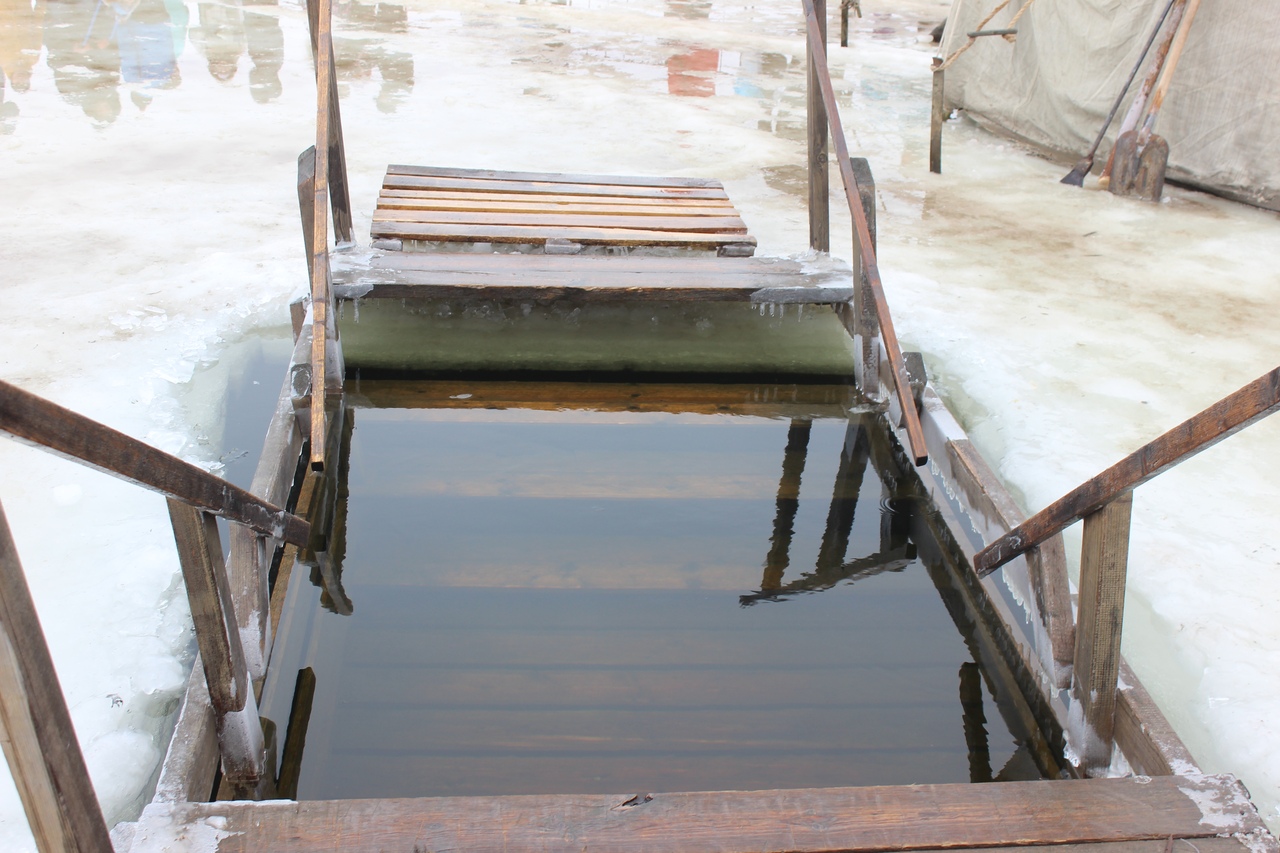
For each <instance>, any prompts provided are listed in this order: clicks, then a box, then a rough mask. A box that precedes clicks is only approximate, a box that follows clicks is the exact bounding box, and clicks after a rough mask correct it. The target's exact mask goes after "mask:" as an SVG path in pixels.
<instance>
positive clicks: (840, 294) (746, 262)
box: [333, 250, 853, 304]
mask: <svg viewBox="0 0 1280 853" xmlns="http://www.w3.org/2000/svg"><path fill="white" fill-rule="evenodd" d="M333 283H334V293H335V295H336V296H337V297H338V298H339V299H357V298H359V299H363V298H373V299H377V298H389V299H411V298H432V299H516V300H533V301H539V302H540V301H551V300H557V299H566V298H567V299H574V300H580V301H598V302H609V301H620V300H625V301H628V302H631V301H646V300H648V301H659V302H686V301H698V302H753V303H757V304H763V303H776V304H796V303H800V304H835V303H841V302H847V301H848V300H849V299H850V298H852V296H853V282H852V275H851V274H850V272H849V271H848V270H844V269H839V268H835V267H833V266H827V267H823V268H815V267H806V266H805V265H804V264H801V263H800V262H798V261H794V260H787V259H783V258H718V257H679V258H658V257H611V256H585V257H584V256H571V257H559V256H553V255H523V254H506V255H504V254H474V253H468V254H452V253H445V254H429V253H421V252H378V251H376V250H375V251H374V252H373V253H372V254H371V255H369V256H364V255H360V256H352V257H350V258H346V257H343V256H341V255H336V256H335V257H334V273H333Z"/></svg>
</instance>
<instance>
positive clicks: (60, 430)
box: [0, 381, 311, 545]
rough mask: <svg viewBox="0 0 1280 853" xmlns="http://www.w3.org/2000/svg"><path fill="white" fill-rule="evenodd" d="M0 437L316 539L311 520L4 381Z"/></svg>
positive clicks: (273, 532) (276, 533)
mask: <svg viewBox="0 0 1280 853" xmlns="http://www.w3.org/2000/svg"><path fill="white" fill-rule="evenodd" d="M0 432H3V433H7V434H8V435H9V436H11V437H12V438H15V439H17V440H18V441H21V442H23V443H24V444H30V445H32V446H35V447H40V448H43V449H45V450H48V451H51V452H53V453H55V454H57V455H59V456H63V457H65V458H67V459H72V460H75V461H77V462H80V463H81V464H84V465H87V466H89V467H90V468H96V469H97V470H99V471H103V472H106V473H108V474H112V475H114V476H117V477H120V478H121V479H123V480H127V481H129V482H130V483H134V484H136V485H139V486H144V487H146V488H148V489H152V490H153V491H157V492H160V493H161V494H163V495H166V496H168V497H171V498H176V499H178V500H180V501H182V502H183V503H186V504H188V505H190V506H194V507H198V508H200V509H203V510H207V511H208V512H211V513H213V514H214V515H218V516H221V517H223V518H225V519H227V520H228V521H235V522H238V523H240V524H243V525H245V526H246V527H250V528H252V529H253V530H255V531H257V532H258V533H260V534H262V535H264V536H273V537H275V538H277V539H283V540H284V541H286V542H289V543H291V544H294V545H304V544H306V542H307V538H308V537H309V536H310V534H311V527H310V525H309V524H307V522H306V521H304V520H303V519H301V518H298V517H297V516H295V515H293V514H291V513H288V512H286V511H285V510H283V509H280V508H279V507H277V506H274V505H272V504H270V503H267V502H266V501H264V500H262V499H260V498H258V497H255V496H254V495H252V494H250V493H249V492H246V491H245V490H244V489H241V488H240V487H239V486H234V485H232V484H231V483H228V482H227V481H226V480H223V479H222V478H220V477H216V476H214V475H213V474H210V473H209V472H208V471H205V470H204V469H202V468H197V467H196V466H195V465H192V464H191V463H189V462H183V461H182V460H181V459H179V458H177V457H176V456H170V455H169V454H168V453H165V452H164V451H161V450H157V449H155V448H154V447H152V446H151V445H149V444H146V443H144V442H141V441H138V440H137V439H136V438H132V437H131V436H127V435H125V434H124V433H122V432H118V431H116V430H114V429H111V428H110V427H107V426H103V425H102V424H100V423H98V422H97V421H94V420H91V419H90V418H86V417H85V416H84V415H80V414H77V413H76V412H73V411H71V410H70V409H64V408H62V407H61V406H59V405H57V404H56V403H51V402H49V401H48V400H45V399H43V398H41V397H38V396H36V395H35V394H32V393H30V392H28V391H23V390H22V389H21V388H18V387H17V386H15V385H10V384H9V383H7V382H2V381H0Z"/></svg>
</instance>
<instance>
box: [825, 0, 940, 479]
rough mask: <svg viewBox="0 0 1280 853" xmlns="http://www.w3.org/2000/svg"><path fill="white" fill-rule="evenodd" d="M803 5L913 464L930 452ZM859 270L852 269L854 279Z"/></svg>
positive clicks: (832, 92)
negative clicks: (926, 444)
mask: <svg viewBox="0 0 1280 853" xmlns="http://www.w3.org/2000/svg"><path fill="white" fill-rule="evenodd" d="M801 3H803V4H804V17H805V23H806V25H807V27H808V36H809V48H810V51H811V52H812V55H813V61H814V64H815V65H816V67H817V69H818V74H817V78H818V85H819V87H820V88H821V89H822V99H823V102H824V103H825V104H826V107H827V121H828V123H829V125H830V128H831V139H832V141H833V142H834V143H835V149H836V162H837V163H838V164H839V166H840V178H841V180H842V181H843V183H844V195H845V200H846V201H847V202H848V203H849V214H850V216H851V217H852V218H853V235H854V242H855V244H856V248H857V249H858V252H859V255H860V257H861V261H862V268H863V270H864V271H865V274H866V281H867V286H868V287H869V288H870V289H871V295H872V299H873V300H874V302H875V307H876V317H877V318H878V320H879V322H880V333H881V335H882V336H883V338H884V348H885V352H886V353H887V355H888V358H889V368H890V373H891V374H892V376H893V388H894V392H895V393H896V394H897V396H898V403H899V404H900V405H901V407H902V419H903V423H904V425H905V427H906V430H907V442H908V443H909V444H910V445H911V456H912V458H913V460H914V461H915V464H916V465H923V464H925V463H926V462H928V461H929V451H928V449H927V448H926V446H925V440H924V429H923V428H922V427H921V426H920V415H919V412H918V411H917V410H916V404H915V398H914V397H913V396H912V394H911V384H910V383H909V382H908V381H907V370H906V367H905V365H904V363H903V359H902V348H901V347H900V346H899V345H898V335H897V332H895V331H894V328H893V318H892V317H891V316H890V315H889V303H888V301H887V300H886V299H885V296H884V285H883V284H881V281H880V268H879V266H878V265H877V264H876V249H875V244H874V242H873V241H872V239H871V229H870V226H869V225H868V224H867V215H866V213H865V212H864V211H863V210H862V202H861V201H860V199H859V196H858V179H857V178H856V177H855V176H854V174H853V164H852V162H851V161H850V159H849V146H848V144H847V143H846V142H845V138H844V126H843V125H842V123H841V121H840V108H839V105H838V104H837V103H836V95H835V89H834V88H833V87H832V85H831V72H830V70H829V69H828V68H827V51H826V45H825V44H823V38H822V28H821V25H820V24H819V22H818V17H817V14H816V13H815V12H814V6H813V0H801ZM857 274H858V271H857V270H856V269H855V270H854V275H855V276H856V275H857Z"/></svg>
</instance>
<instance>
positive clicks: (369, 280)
mask: <svg viewBox="0 0 1280 853" xmlns="http://www.w3.org/2000/svg"><path fill="white" fill-rule="evenodd" d="M412 254H415V255H417V254H426V253H420V252H414V253H412ZM455 257H456V256H455ZM464 257H466V256H464ZM536 257H546V256H541V255H535V256H531V258H536ZM549 257H556V256H554V255H552V256H549ZM458 266H459V267H465V266H466V263H465V261H464V262H463V263H461V264H458ZM334 284H335V286H338V285H341V286H352V287H356V288H359V287H360V286H361V285H365V284H373V285H374V286H375V287H376V286H377V285H379V284H423V285H431V284H439V285H446V286H448V285H456V286H465V285H472V286H481V285H495V286H503V285H510V286H521V285H524V286H529V287H582V288H586V289H590V288H611V287H642V288H643V287H650V288H657V289H673V288H676V289H678V288H682V287H697V288H702V289H708V290H714V289H723V290H740V291H742V292H744V293H753V292H755V291H757V290H762V289H764V290H768V289H785V288H795V289H805V288H808V289H811V290H818V289H822V288H836V289H839V290H842V291H844V292H846V293H849V292H852V290H853V288H852V287H851V286H850V283H849V278H848V276H833V275H802V274H787V273H768V272H756V273H749V274H741V273H738V272H735V271H723V272H721V271H717V270H715V269H705V268H704V269H699V270H694V271H692V272H688V273H683V272H678V271H670V272H668V271H663V270H653V271H644V270H614V269H610V268H609V267H607V266H606V267H599V266H597V267H595V268H594V269H578V270H558V269H557V270H544V269H539V268H538V266H537V263H536V261H533V260H531V261H530V263H529V264H527V265H516V266H513V267H511V268H509V269H496V268H495V269H479V270H468V269H456V270H445V269H441V270H413V269H405V270H389V269H381V268H380V269H379V271H378V272H371V271H367V270H350V271H347V272H345V273H338V274H337V275H335V276H334ZM360 295H361V296H365V295H366V294H360Z"/></svg>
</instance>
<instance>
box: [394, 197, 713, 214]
mask: <svg viewBox="0 0 1280 853" xmlns="http://www.w3.org/2000/svg"><path fill="white" fill-rule="evenodd" d="M486 195H487V194H486ZM571 198H572V197H571ZM583 199H590V197H589V196H583V197H581V198H577V199H574V200H572V201H568V200H566V201H546V200H545V199H544V197H543V196H535V195H531V196H525V197H524V199H523V200H521V201H493V200H488V199H486V198H484V197H481V198H476V197H475V196H472V197H470V198H466V199H453V198H442V199H431V198H395V197H379V199H378V210H457V211H486V210H487V211H494V212H500V213H574V214H590V215H607V216H737V214H738V211H737V210H736V209H735V208H734V207H733V205H731V204H699V205H692V204H661V203H657V204H628V203H613V202H610V201H609V200H608V199H594V200H589V201H584V200H583Z"/></svg>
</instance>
